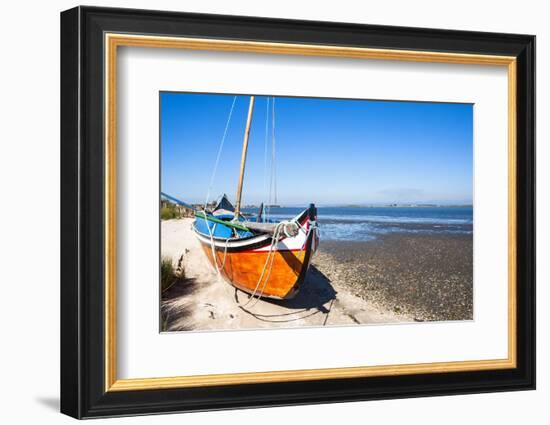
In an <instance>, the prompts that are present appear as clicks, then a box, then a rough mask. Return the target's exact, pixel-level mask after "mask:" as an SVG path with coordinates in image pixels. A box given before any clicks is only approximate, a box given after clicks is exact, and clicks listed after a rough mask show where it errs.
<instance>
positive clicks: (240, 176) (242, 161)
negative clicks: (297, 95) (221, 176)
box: [235, 96, 254, 218]
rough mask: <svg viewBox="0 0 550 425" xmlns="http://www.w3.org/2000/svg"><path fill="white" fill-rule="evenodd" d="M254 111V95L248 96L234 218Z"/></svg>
mask: <svg viewBox="0 0 550 425" xmlns="http://www.w3.org/2000/svg"><path fill="white" fill-rule="evenodd" d="M253 111H254V96H250V106H249V107H248V118H247V120H246V129H245V130H244V140H243V152H242V155H241V171H240V173H239V183H238V185H237V198H236V199H237V201H236V203H235V218H238V217H239V214H240V212H241V195H242V193H243V180H244V168H245V164H246V152H247V150H248V136H249V135H250V124H251V123H252V112H253Z"/></svg>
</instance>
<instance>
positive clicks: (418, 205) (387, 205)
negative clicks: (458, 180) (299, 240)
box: [243, 203, 473, 209]
mask: <svg viewBox="0 0 550 425" xmlns="http://www.w3.org/2000/svg"><path fill="white" fill-rule="evenodd" d="M299 207H301V205H300V204H292V205H266V206H265V208H299ZM243 208H245V209H254V208H256V209H257V208H260V206H259V205H246V206H244V207H243ZM318 208H473V205H472V204H435V203H429V204H428V203H426V204H423V203H403V204H397V203H393V204H392V203H384V204H334V205H330V204H318Z"/></svg>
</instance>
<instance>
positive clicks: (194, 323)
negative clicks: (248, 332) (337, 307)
mask: <svg viewBox="0 0 550 425" xmlns="http://www.w3.org/2000/svg"><path fill="white" fill-rule="evenodd" d="M221 285H224V283H222V282H219V281H218V282H208V283H207V284H205V283H204V282H200V281H198V280H197V279H194V278H186V279H182V280H180V281H178V282H176V283H175V284H174V285H172V287H170V288H169V289H168V290H166V291H165V292H164V293H163V294H162V303H161V330H162V331H174V330H176V331H186V330H205V329H209V330H211V329H220V330H221V329H250V328H257V327H265V326H266V324H267V323H271V324H273V326H274V327H286V326H287V325H288V326H292V327H294V326H311V325H314V326H323V325H326V323H327V320H328V317H329V313H330V311H331V309H332V306H333V304H334V301H335V300H336V295H337V292H336V290H335V289H334V287H333V286H332V284H331V282H330V280H329V279H328V278H327V277H326V276H325V275H324V274H323V273H322V272H320V271H319V270H318V269H317V268H316V267H315V266H310V267H309V270H308V274H307V276H306V279H305V281H304V282H303V283H302V286H301V287H300V290H299V291H298V293H297V294H296V296H295V297H294V298H292V299H287V300H272V299H265V298H260V299H257V298H251V297H250V295H249V294H247V293H245V292H242V291H240V290H238V289H233V288H232V289H230V290H227V289H226V288H228V286H221ZM214 287H215V288H216V290H214V291H212V290H211V289H212V288H214ZM231 298H233V299H231ZM220 306H224V307H223V310H224V311H225V314H220ZM210 311H211V312H212V313H210ZM227 316H228V317H229V318H230V320H229V321H225V320H224V319H223V317H227ZM239 316H243V319H244V317H248V319H244V320H242V321H241V324H240V325H237V324H236V323H234V322H233V321H232V320H231V318H237V317H239ZM233 320H235V319H233ZM260 322H263V325H261V324H260ZM285 324H286V325H285ZM203 327H204V328H205V329H204V328H203Z"/></svg>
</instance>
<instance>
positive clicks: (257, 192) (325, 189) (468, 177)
mask: <svg viewBox="0 0 550 425" xmlns="http://www.w3.org/2000/svg"><path fill="white" fill-rule="evenodd" d="M233 99H234V96H233V95H215V94H191V93H168V92H162V93H161V94H160V102H161V113H160V120H161V190H162V191H163V192H166V193H168V194H171V195H173V196H176V197H180V198H181V199H183V200H184V201H187V202H192V203H196V202H204V200H205V197H206V194H207V191H208V187H209V185H210V178H211V175H212V171H213V168H214V163H215V160H216V155H217V152H218V148H219V146H220V142H221V140H222V137H223V134H224V129H225V126H226V122H227V118H228V115H229V112H230V110H231V105H232V103H233ZM249 99H250V98H249V96H237V99H236V102H235V107H234V110H233V115H232V119H231V121H230V123H229V127H228V131H227V136H226V139H225V144H224V150H223V153H222V156H221V160H220V163H219V166H218V170H217V173H216V177H215V180H214V185H213V188H212V191H211V199H212V198H217V197H218V196H219V195H221V194H223V193H227V194H228V195H229V197H230V199H231V201H234V198H235V192H236V187H237V180H238V172H239V166H240V156H241V148H242V141H243V134H244V129H245V125H246V115H247V111H248V105H249ZM266 106H267V97H265V96H256V101H255V107H254V114H253V119H252V127H251V130H250V141H249V148H248V157H247V163H246V173H245V181H244V189H243V203H244V204H258V203H259V202H261V201H262V200H267V198H268V186H269V185H268V184H267V185H266V184H265V181H266V180H264V170H265V167H264V159H265V158H264V155H265V128H266V116H268V114H267V110H266ZM270 115H271V114H270ZM268 126H269V129H270V130H269V131H270V132H271V117H270V121H269V124H268ZM275 139H276V158H277V160H276V174H277V195H278V196H277V201H278V203H279V204H281V205H287V206H298V205H305V204H309V203H310V202H313V203H316V204H318V205H339V204H340V205H341V204H379V203H383V204H385V203H412V202H414V203H432V202H437V203H443V204H449V203H450V204H457V203H458V204H465V203H468V204H470V203H471V202H472V183H473V182H472V179H473V175H472V172H473V168H472V167H473V105H470V104H446V103H422V102H394V101H389V102H386V101H371V100H337V99H318V98H291V97H276V98H275ZM268 143H269V145H268V150H269V155H268V169H267V182H269V175H270V174H269V173H270V162H271V139H270V140H269V141H268Z"/></svg>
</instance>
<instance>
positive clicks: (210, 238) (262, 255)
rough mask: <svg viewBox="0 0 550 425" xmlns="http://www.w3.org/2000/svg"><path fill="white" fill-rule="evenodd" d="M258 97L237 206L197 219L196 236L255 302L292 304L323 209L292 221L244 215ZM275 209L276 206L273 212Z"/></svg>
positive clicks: (224, 204)
mask: <svg viewBox="0 0 550 425" xmlns="http://www.w3.org/2000/svg"><path fill="white" fill-rule="evenodd" d="M253 109H254V96H252V97H251V98H250V105H249V109H248V118H247V123H246V129H245V134H244V142H243V149H242V156H241V168H240V175H239V182H238V187H237V197H236V204H235V206H233V204H232V203H231V202H230V201H229V199H228V198H227V196H226V195H224V196H222V198H221V199H220V201H219V202H218V203H217V205H216V206H215V207H214V208H212V209H211V210H209V211H203V212H201V213H197V214H196V218H195V221H194V225H193V228H194V231H195V234H196V236H197V238H198V240H199V241H200V243H201V246H202V248H203V250H204V253H205V255H206V257H207V258H208V260H209V261H210V263H211V264H212V265H213V266H214V267H215V269H216V270H217V271H218V273H219V274H220V275H221V276H222V277H223V278H224V279H225V280H226V281H227V282H229V283H230V284H231V285H233V286H234V287H236V288H238V289H240V290H242V291H245V292H247V293H249V294H251V296H252V297H267V298H275V299H287V298H292V297H294V296H295V295H296V293H297V292H298V291H299V289H300V286H301V285H302V283H303V282H304V279H305V276H306V273H307V270H308V267H309V264H310V261H311V257H312V255H313V253H314V252H315V250H316V248H317V245H318V243H319V236H318V232H317V209H316V208H315V205H314V204H310V205H309V207H308V208H306V209H304V211H302V212H301V213H300V214H298V215H297V216H295V217H293V218H292V219H291V220H285V221H279V222H277V221H274V220H269V219H268V218H266V214H265V212H264V208H263V206H261V207H260V210H259V212H258V214H256V215H254V216H249V215H247V216H244V215H243V214H242V213H241V210H240V209H241V208H240V206H241V195H242V188H243V178H244V170H245V163H246V154H247V148H248V138H249V133H250V124H251V121H252V113H253ZM271 208H275V206H271Z"/></svg>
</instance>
